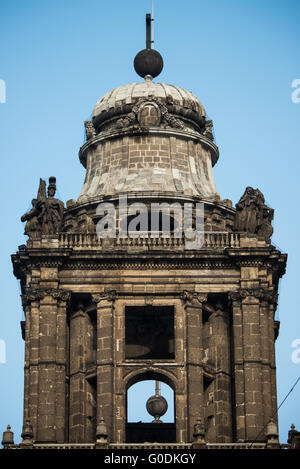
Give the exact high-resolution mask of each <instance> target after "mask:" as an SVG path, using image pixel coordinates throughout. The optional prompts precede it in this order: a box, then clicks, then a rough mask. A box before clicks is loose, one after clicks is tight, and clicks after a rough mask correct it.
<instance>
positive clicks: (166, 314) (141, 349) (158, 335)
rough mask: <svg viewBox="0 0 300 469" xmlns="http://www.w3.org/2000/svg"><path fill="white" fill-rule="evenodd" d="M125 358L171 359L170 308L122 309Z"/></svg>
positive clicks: (172, 351)
mask: <svg viewBox="0 0 300 469" xmlns="http://www.w3.org/2000/svg"><path fill="white" fill-rule="evenodd" d="M125 358H126V359H136V360H142V359H150V360H151V359H174V358H175V351H174V306H148V305H147V306H126V307H125Z"/></svg>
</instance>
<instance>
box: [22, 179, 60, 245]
mask: <svg viewBox="0 0 300 469" xmlns="http://www.w3.org/2000/svg"><path fill="white" fill-rule="evenodd" d="M47 192H48V194H47V195H46V182H45V181H44V180H43V179H40V185H39V189H38V194H37V198H36V199H33V200H32V202H31V203H32V209H31V210H29V212H27V213H25V214H24V215H22V217H21V221H22V222H24V221H26V222H27V223H26V225H25V230H24V234H26V235H28V236H29V237H30V238H39V237H40V236H41V235H42V234H43V235H54V234H57V233H59V232H60V230H61V225H62V219H63V214H64V203H63V202H62V201H61V200H59V199H56V198H55V197H54V195H55V192H56V178H55V177H54V176H51V177H50V178H49V185H48V191H47Z"/></svg>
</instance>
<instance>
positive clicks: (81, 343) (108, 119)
mask: <svg viewBox="0 0 300 469" xmlns="http://www.w3.org/2000/svg"><path fill="white" fill-rule="evenodd" d="M150 20H151V18H150V16H149V15H147V20H146V24H147V41H146V49H144V50H142V51H141V52H139V53H138V54H137V56H136V58H135V60H134V66H135V70H136V72H137V74H138V75H140V76H141V80H139V81H137V82H136V83H131V84H127V85H122V86H119V87H117V88H115V89H113V90H111V91H109V92H108V93H106V94H105V95H104V96H103V97H102V98H101V99H100V100H99V101H98V102H97V103H96V105H95V107H94V110H93V114H92V120H91V121H87V122H85V129H86V141H85V143H84V144H83V146H82V147H81V148H80V151H79V159H80V162H81V164H82V165H83V166H84V167H85V168H86V176H85V181H84V184H83V187H82V189H81V192H80V195H79V197H78V198H77V200H70V201H68V202H67V203H66V207H64V204H63V203H62V202H61V201H60V200H58V199H56V198H55V190H56V179H55V178H54V177H51V178H49V185H48V190H47V192H46V182H45V181H43V180H41V181H40V185H39V189H38V194H37V198H36V199H33V200H32V209H31V210H30V211H29V212H28V213H26V214H25V215H23V217H22V221H24V222H26V225H25V234H26V235H28V241H27V244H26V245H24V246H21V247H20V248H19V250H18V252H17V253H16V254H14V255H13V256H12V262H13V267H14V274H15V276H16V277H17V278H18V279H19V280H20V283H21V289H22V304H23V308H24V313H25V321H24V323H23V324H22V331H23V338H24V340H25V385H24V424H26V425H27V427H26V428H28V426H29V428H31V429H32V435H31V433H30V435H31V436H32V441H33V443H32V444H34V445H37V447H38V445H45V444H49V445H50V444H52V445H53V447H55V445H57V444H62V443H64V444H66V445H68V444H75V443H76V444H82V445H84V444H86V445H94V444H95V445H97V441H98V444H100V443H101V442H102V443H103V445H104V446H105V445H110V444H114V445H117V444H119V445H122V444H126V443H128V442H135V441H136V440H135V439H136V438H137V436H136V435H139V436H138V438H139V442H142V441H149V439H147V438H149V433H148V437H147V436H144V437H143V427H142V424H141V427H139V429H138V431H137V430H136V428H135V433H134V432H132V430H131V427H130V423H129V422H128V421H127V420H128V419H127V391H128V389H129V388H130V387H131V386H132V385H134V384H135V383H138V382H139V381H142V380H147V379H151V380H156V381H160V382H164V383H166V384H168V385H169V386H170V387H171V388H172V390H173V392H174V423H173V424H165V423H159V424H158V423H156V422H155V421H154V423H152V424H149V425H152V426H151V428H150V430H151V432H150V433H151V435H152V436H151V438H152V439H151V440H150V441H158V442H162V443H163V442H165V441H168V442H170V443H172V442H173V443H177V444H186V445H188V444H191V443H192V442H193V441H194V440H195V439H196V440H197V439H198V440H199V438H200V440H201V441H202V442H204V443H205V444H216V443H218V444H222V443H235V442H252V441H254V440H255V441H257V442H265V441H266V435H265V428H266V425H267V423H268V422H269V420H270V419H271V417H273V418H274V419H275V425H276V422H277V421H276V418H277V415H276V408H277V400H276V369H275V348H274V342H275V339H276V337H277V334H278V326H279V324H278V322H276V321H275V319H274V318H275V310H276V306H277V292H278V282H279V279H280V278H281V277H282V275H283V274H284V272H285V265H286V255H285V254H282V253H281V252H280V251H278V250H277V249H276V248H275V247H274V246H273V245H272V244H271V235H272V231H273V229H272V225H271V222H272V218H273V215H274V213H273V212H274V211H273V210H272V209H271V208H270V207H268V206H267V205H266V204H265V200H264V196H263V194H262V193H261V192H260V190H258V189H254V188H252V187H247V188H246V191H245V193H244V195H243V196H242V197H241V199H240V201H239V202H238V203H237V205H236V207H235V208H234V207H233V206H232V203H231V201H230V200H228V199H225V200H222V199H221V198H220V195H219V194H218V190H217V188H216V185H215V182H214V177H213V172H212V168H213V166H214V165H215V164H216V163H217V161H218V157H219V151H218V148H217V146H216V145H215V143H214V137H213V131H212V128H213V123H212V121H211V120H207V117H206V112H205V109H204V107H203V105H202V104H201V102H200V101H199V100H198V98H197V97H196V96H195V95H194V94H192V93H191V92H189V91H187V90H185V89H183V88H181V87H179V86H176V85H170V84H164V83H160V82H158V81H155V78H156V76H158V75H159V73H160V72H161V70H162V68H163V60H162V57H161V55H160V54H159V53H158V52H157V51H155V50H154V49H152V48H151V37H150V32H149V24H150V23H149V22H150ZM154 397H155V396H154ZM153 401H155V402H156V401H158V404H159V405H162V402H163V401H162V398H159V399H158V398H157V396H156V400H155V399H153ZM155 402H154V403H151V406H150V407H151V409H152V410H151V411H153V415H155V410H153V408H156V407H155V405H156V404H155ZM145 403H146V399H145ZM163 405H164V404H163ZM153 406H154V407H153ZM163 411H164V408H162V410H159V412H163ZM159 412H158V411H157V415H162V414H160V413H159ZM158 420H159V419H156V421H158ZM164 425H170V426H169V430H168V432H166V431H165V430H164V428H166V427H164ZM25 433H26V432H25ZM26 434H27V433H26ZM143 438H144V440H143ZM99 441H100V443H99ZM100 446H101V444H100Z"/></svg>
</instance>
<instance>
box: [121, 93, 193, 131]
mask: <svg viewBox="0 0 300 469" xmlns="http://www.w3.org/2000/svg"><path fill="white" fill-rule="evenodd" d="M161 121H164V122H165V124H167V125H168V126H169V127H172V128H177V129H182V130H184V129H185V126H184V124H183V122H182V121H181V120H180V119H178V118H177V117H175V116H174V115H173V114H170V113H169V111H168V109H167V107H166V106H165V105H164V104H162V103H161V102H160V101H159V100H158V99H157V98H155V97H154V96H149V97H147V98H141V99H139V100H138V102H137V103H136V104H135V105H134V106H133V107H132V110H131V112H130V113H128V114H127V115H126V116H125V117H121V118H120V119H118V120H117V123H116V127H117V128H118V129H125V128H127V127H130V126H131V125H136V124H139V125H140V126H141V127H155V126H159V125H160V123H161Z"/></svg>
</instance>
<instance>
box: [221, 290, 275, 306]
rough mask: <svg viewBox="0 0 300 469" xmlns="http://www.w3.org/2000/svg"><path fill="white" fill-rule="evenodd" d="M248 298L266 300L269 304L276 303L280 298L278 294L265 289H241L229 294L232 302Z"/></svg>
mask: <svg viewBox="0 0 300 469" xmlns="http://www.w3.org/2000/svg"><path fill="white" fill-rule="evenodd" d="M248 296H254V297H255V298H258V299H260V300H265V301H267V302H269V303H276V302H277V298H278V294H277V293H274V292H272V291H270V290H269V289H268V288H263V287H250V288H239V289H238V290H237V291H233V292H228V298H229V300H230V301H232V302H234V301H242V300H244V299H245V298H247V297H248Z"/></svg>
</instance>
